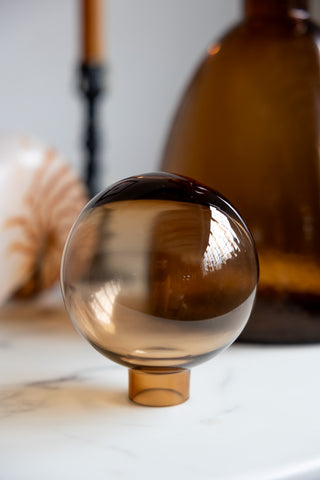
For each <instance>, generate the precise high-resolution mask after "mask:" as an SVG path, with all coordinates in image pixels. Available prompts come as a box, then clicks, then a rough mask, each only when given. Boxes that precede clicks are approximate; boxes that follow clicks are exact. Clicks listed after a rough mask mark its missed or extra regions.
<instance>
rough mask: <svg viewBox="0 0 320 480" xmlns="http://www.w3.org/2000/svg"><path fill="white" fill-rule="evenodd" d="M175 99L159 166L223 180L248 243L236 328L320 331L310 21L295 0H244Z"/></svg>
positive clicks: (319, 115) (265, 338)
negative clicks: (247, 301) (244, 312)
mask: <svg viewBox="0 0 320 480" xmlns="http://www.w3.org/2000/svg"><path fill="white" fill-rule="evenodd" d="M244 3H245V18H244V20H243V21H242V22H241V23H239V24H238V25H236V26H235V27H234V28H232V29H231V30H230V31H229V32H228V33H226V35H224V36H223V38H222V39H221V40H220V41H218V42H216V43H214V44H213V45H211V46H210V47H209V49H208V53H207V55H206V57H205V58H204V59H203V61H202V62H201V64H200V65H199V68H198V69H197V71H196V72H195V75H194V76H193V78H192V80H191V81H190V83H189V85H188V87H187V89H186V91H185V94H184V96H183V98H182V100H181V103H180V105H179V107H178V109H177V113H176V115H175V118H174V121H173V124H172V128H171V131H170V134H169V137H168V141H167V144H166V148H165V152H164V156H163V160H162V164H161V169H163V170H166V171H170V172H173V173H178V174H183V175H188V176H190V177H193V178H195V179H197V180H199V181H203V182H205V183H207V184H209V185H210V186H211V187H213V188H216V189H217V190H219V191H221V192H223V193H224V194H225V195H226V196H227V198H228V199H230V201H231V202H232V203H233V204H234V205H235V206H236V208H237V209H239V211H240V212H241V214H242V215H243V216H244V218H245V219H246V222H247V224H248V226H249V228H250V230H251V232H252V234H253V237H254V239H255V243H256V246H257V250H258V254H259V262H260V281H259V287H258V294H257V302H256V305H255V308H254V311H253V314H252V316H251V318H250V321H249V323H248V326H247V328H246V329H245V331H244V332H243V335H241V337H240V338H242V339H245V340H251V341H260V342H270V341H271V342H312V341H320V202H319V197H320V182H319V178H320V177H319V164H320V154H319V152H320V149H319V144H320V129H319V124H320V60H319V59H320V56H319V39H320V30H319V28H318V27H317V26H316V25H315V24H314V23H312V22H311V21H310V19H309V13H308V10H307V5H306V3H307V2H305V1H301V0H246V1H245V2H244Z"/></svg>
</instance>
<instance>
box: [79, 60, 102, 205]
mask: <svg viewBox="0 0 320 480" xmlns="http://www.w3.org/2000/svg"><path fill="white" fill-rule="evenodd" d="M80 91H81V93H82V94H83V96H84V98H85V101H86V108H87V110H86V124H85V131H84V144H83V146H84V150H85V168H84V178H85V182H86V185H87V188H88V192H89V195H90V197H93V196H94V195H95V194H96V193H98V192H99V191H100V190H101V188H102V185H101V184H100V179H101V176H102V171H101V170H102V168H101V157H100V150H101V142H100V135H99V125H98V108H99V102H100V100H101V98H102V95H103V94H104V92H105V66H104V65H102V64H91V63H82V64H81V65H80Z"/></svg>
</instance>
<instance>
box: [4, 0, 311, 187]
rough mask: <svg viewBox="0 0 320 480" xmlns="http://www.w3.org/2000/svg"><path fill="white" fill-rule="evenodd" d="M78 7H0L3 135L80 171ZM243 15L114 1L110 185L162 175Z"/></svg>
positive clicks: (195, 5) (181, 2) (227, 5)
mask: <svg viewBox="0 0 320 480" xmlns="http://www.w3.org/2000/svg"><path fill="white" fill-rule="evenodd" d="M78 2H79V0H0V59H1V61H0V72H1V73H0V132H1V131H2V132H23V133H29V134H33V135H36V136H38V137H40V138H42V139H44V140H46V141H47V142H48V143H50V144H52V145H53V146H55V147H56V148H58V149H59V150H60V151H61V152H63V153H65V155H66V156H67V158H68V159H69V161H70V162H71V163H72V164H73V165H75V166H76V168H78V169H79V171H80V170H81V146H80V145H81V132H82V126H83V115H84V108H83V104H82V103H81V99H80V96H79V95H78V93H77V73H76V66H77V61H78V59H79V44H80V40H79V3H78ZM319 7H320V1H319V0H313V8H314V9H315V11H316V13H318V12H319V10H320V8H319ZM241 10H242V0H109V1H108V7H107V21H106V23H107V32H106V42H107V44H108V52H109V55H108V58H109V65H110V70H111V75H110V78H109V81H110V90H109V93H108V95H107V97H106V98H105V101H104V103H103V106H102V116H101V129H102V135H103V138H104V143H105V147H106V148H105V151H104V157H105V162H106V174H107V177H108V179H113V180H114V179H118V178H121V177H125V176H128V175H131V174H134V173H142V172H146V171H152V170H155V169H156V168H157V166H158V162H159V157H160V153H161V148H162V146H163V141H164V138H165V135H166V131H167V128H168V126H169V123H170V119H171V116H172V114H173V111H174V108H175V105H176V103H177V101H178V98H179V96H180V94H181V92H182V89H183V87H184V85H185V83H186V81H187V79H188V78H189V76H190V75H191V73H192V71H193V69H194V67H195V65H196V64H197V62H198V61H199V59H200V58H201V56H202V55H203V53H204V51H205V49H206V47H207V45H208V44H209V43H210V42H211V40H213V39H215V38H217V37H219V35H220V34H221V33H222V32H224V31H225V30H226V29H227V28H229V27H230V26H231V25H232V24H233V23H234V22H236V21H237V20H238V19H239V18H240V16H241ZM317 10H318V12H317Z"/></svg>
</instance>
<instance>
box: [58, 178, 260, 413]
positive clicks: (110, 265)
mask: <svg viewBox="0 0 320 480" xmlns="http://www.w3.org/2000/svg"><path fill="white" fill-rule="evenodd" d="M257 281H258V264H257V256H256V251H255V246H254V242H253V240H252V237H251V235H250V232H249V231H248V229H247V227H246V225H245V223H244V222H243V220H242V219H241V217H240V216H239V214H238V213H237V212H236V210H235V209H234V208H233V207H232V206H231V205H230V203H229V202H228V201H227V200H226V199H224V198H223V197H222V196H221V195H220V194H218V193H216V192H215V191H213V190H211V189H210V188H208V187H205V186H204V185H202V184H200V183H197V182H195V181H193V180H191V179H189V178H185V177H180V176H176V175H171V174H165V173H162V174H160V173H155V174H147V175H142V176H137V177H131V178H127V179H125V180H122V181H120V182H118V183H116V184H114V185H113V186H111V187H110V188H108V189H106V190H105V191H103V192H102V193H100V194H98V195H97V196H96V197H95V198H93V199H92V200H91V201H90V202H89V203H88V205H87V206H86V207H85V208H84V210H83V211H82V212H81V214H80V216H79V217H78V220H77V221H76V223H75V224H74V226H73V228H72V230H71V232H70V234H69V238H68V240H67V243H66V246H65V251H64V255H63V260H62V268H61V284H62V292H63V296H64V300H65V305H66V308H67V311H68V313H69V315H70V317H71V319H72V320H73V322H74V325H75V326H76V328H77V329H78V331H79V332H80V333H81V334H82V335H83V336H84V337H85V338H86V339H87V340H88V341H89V342H90V344H91V345H92V346H93V347H95V348H96V349H97V350H98V351H99V352H100V353H102V354H103V355H105V356H106V357H108V358H110V359H111V360H114V361H115V362H117V363H120V364H121V365H124V366H126V367H129V369H130V370H129V397H130V399H131V400H133V401H135V402H137V403H140V404H144V405H152V406H166V405H175V404H178V403H181V402H183V401H185V400H186V399H187V398H188V396H189V368H190V367H191V366H193V365H196V364H199V363H201V362H203V361H205V360H208V359H209V358H211V357H213V356H214V355H216V354H217V353H219V352H221V351H222V350H224V349H225V348H227V347H228V346H229V345H230V344H231V343H232V342H233V341H234V340H235V339H236V338H237V336H238V335H239V334H240V332H241V331H242V329H243V328H244V326H245V324H246V322H247V320H248V317H249V315H250V312H251V309H252V305H253V302H254V298H255V292H256V286H257Z"/></svg>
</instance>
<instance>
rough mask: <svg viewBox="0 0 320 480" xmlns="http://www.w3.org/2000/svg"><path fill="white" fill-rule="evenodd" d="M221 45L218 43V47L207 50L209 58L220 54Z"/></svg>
mask: <svg viewBox="0 0 320 480" xmlns="http://www.w3.org/2000/svg"><path fill="white" fill-rule="evenodd" d="M220 49H221V45H220V44H219V43H218V45H212V46H211V47H209V48H208V55H210V57H213V56H214V55H216V54H217V53H218V52H220Z"/></svg>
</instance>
